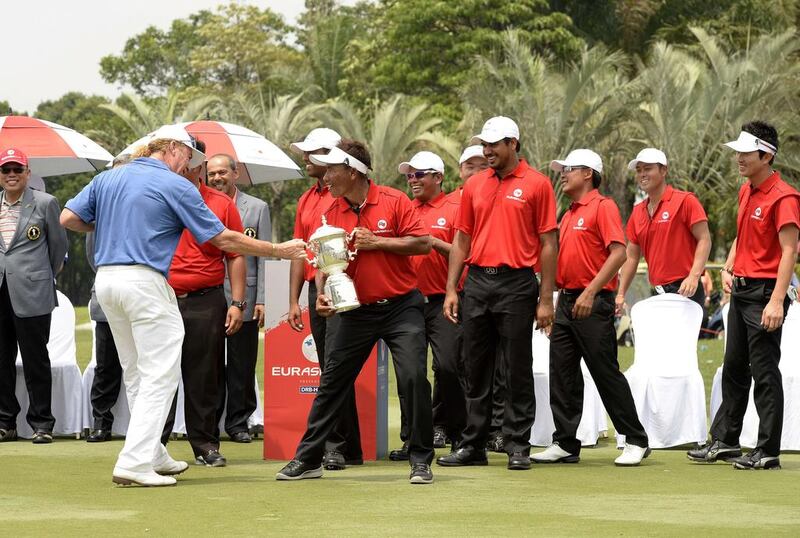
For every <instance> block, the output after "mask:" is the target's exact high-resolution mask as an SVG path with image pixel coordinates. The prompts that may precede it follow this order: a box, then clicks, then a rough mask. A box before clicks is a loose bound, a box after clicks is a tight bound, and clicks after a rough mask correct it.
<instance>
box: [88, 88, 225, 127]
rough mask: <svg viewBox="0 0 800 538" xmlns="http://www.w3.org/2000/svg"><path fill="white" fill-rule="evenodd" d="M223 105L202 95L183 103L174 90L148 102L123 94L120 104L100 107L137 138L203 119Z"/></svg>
mask: <svg viewBox="0 0 800 538" xmlns="http://www.w3.org/2000/svg"><path fill="white" fill-rule="evenodd" d="M219 102H220V99H219V97H217V96H214V95H201V96H199V97H195V98H193V99H190V100H189V101H188V102H185V103H181V96H180V94H179V93H178V92H177V91H175V90H173V89H170V90H169V91H168V92H167V95H166V96H164V97H161V98H158V99H156V100H155V101H152V102H148V101H145V100H144V99H142V98H141V97H139V96H138V95H134V94H131V93H123V94H122V96H121V97H120V98H119V99H117V102H116V103H112V104H103V105H100V107H101V108H104V109H106V110H108V111H110V112H112V113H113V114H115V115H116V116H117V117H119V118H120V119H121V120H122V121H123V122H124V123H125V125H127V126H128V128H129V129H130V131H131V135H132V138H133V139H138V138H141V137H143V136H144V135H146V134H147V133H151V132H153V131H155V130H156V129H158V128H159V127H161V126H162V125H169V124H172V123H179V122H184V121H193V120H197V119H200V118H202V117H203V116H204V115H205V113H206V112H207V111H208V110H209V109H210V108H211V107H212V106H213V105H215V104H218V103H219Z"/></svg>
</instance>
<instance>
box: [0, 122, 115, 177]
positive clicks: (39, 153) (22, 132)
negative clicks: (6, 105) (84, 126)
mask: <svg viewBox="0 0 800 538" xmlns="http://www.w3.org/2000/svg"><path fill="white" fill-rule="evenodd" d="M10 147H15V148H19V149H21V150H22V151H24V152H25V154H26V155H27V156H28V163H29V166H30V169H31V171H32V172H33V173H34V174H36V175H38V176H41V177H48V176H58V175H61V174H77V173H78V172H96V171H98V170H102V169H103V168H104V167H105V166H106V165H107V164H108V163H109V161H111V159H112V158H113V156H112V155H111V154H110V153H109V152H107V151H106V150H104V149H103V148H102V147H101V146H100V145H99V144H97V143H96V142H93V141H92V140H90V139H89V138H87V137H85V136H83V135H82V134H80V133H79V132H77V131H75V130H73V129H70V128H69V127H64V126H63V125H59V124H57V123H53V122H51V121H46V120H40V119H37V118H29V117H27V116H0V150H1V149H5V148H10Z"/></svg>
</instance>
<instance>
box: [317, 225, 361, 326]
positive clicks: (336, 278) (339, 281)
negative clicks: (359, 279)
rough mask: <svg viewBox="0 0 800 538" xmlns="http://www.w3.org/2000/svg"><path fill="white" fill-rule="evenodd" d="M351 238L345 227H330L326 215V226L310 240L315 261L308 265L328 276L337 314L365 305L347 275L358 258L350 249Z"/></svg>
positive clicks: (319, 229)
mask: <svg viewBox="0 0 800 538" xmlns="http://www.w3.org/2000/svg"><path fill="white" fill-rule="evenodd" d="M347 243H348V236H347V232H345V231H344V230H343V229H341V228H337V227H335V226H329V225H328V222H327V220H325V216H324V215H323V216H322V226H320V227H319V228H317V230H316V231H315V232H314V233H313V234H311V237H309V238H308V248H309V250H310V251H311V252H313V253H314V258H313V259H311V260H309V261H308V263H310V264H311V265H313V266H314V267H316V268H317V269H319V270H320V271H322V272H323V273H325V274H326V275H328V278H327V280H326V281H325V290H324V292H325V295H327V296H328V297H330V298H331V300H332V301H333V308H334V309H335V310H336V312H347V311H348V310H353V309H354V308H358V307H359V306H361V303H359V302H358V295H356V286H355V284H354V283H353V281H352V280H351V279H350V277H349V276H348V275H347V273H345V272H344V271H345V269H347V265H348V264H349V263H350V260H352V259H354V258H355V256H356V252H355V251H351V250H349V249H348V244H347Z"/></svg>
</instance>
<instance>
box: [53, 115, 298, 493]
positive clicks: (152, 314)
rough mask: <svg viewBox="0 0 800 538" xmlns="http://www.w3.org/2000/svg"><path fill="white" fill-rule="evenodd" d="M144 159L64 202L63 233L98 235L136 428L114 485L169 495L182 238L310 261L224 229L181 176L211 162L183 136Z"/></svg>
mask: <svg viewBox="0 0 800 538" xmlns="http://www.w3.org/2000/svg"><path fill="white" fill-rule="evenodd" d="M138 155H139V158H136V159H134V160H133V161H132V162H131V163H130V164H128V165H127V166H124V167H121V168H116V169H112V170H109V171H106V172H103V173H101V174H99V175H98V176H96V177H95V178H94V179H93V180H92V181H91V182H90V183H89V184H88V185H87V186H86V187H84V189H83V190H82V191H81V192H80V193H78V195H77V196H76V197H75V198H73V199H72V200H70V201H69V202H67V204H66V206H65V209H64V211H63V212H62V213H61V224H62V225H63V226H64V227H66V228H68V229H70V230H74V231H83V232H85V231H91V230H94V231H95V234H96V244H95V263H96V265H97V267H98V270H97V278H96V281H95V288H96V291H97V298H98V301H99V302H100V306H101V307H102V308H103V311H104V312H105V313H106V316H107V317H108V322H109V325H110V326H111V332H112V334H113V335H114V341H115V342H116V344H117V350H118V352H119V358H120V363H121V364H122V369H123V376H124V379H125V385H126V389H127V391H128V401H129V403H130V406H131V420H130V424H129V426H128V434H127V437H126V439H125V445H124V446H123V448H122V451H121V452H120V454H119V458H118V459H117V463H116V466H115V467H114V472H113V482H114V483H117V484H122V485H131V484H138V485H142V486H171V485H174V484H175V483H176V481H175V479H174V478H173V477H172V475H177V474H180V473H182V472H183V471H185V470H186V469H187V467H188V464H187V463H186V462H179V461H175V460H173V459H172V458H171V457H170V456H169V454H168V453H167V451H166V448H165V447H164V446H163V445H162V444H161V442H160V435H161V430H162V428H163V426H164V421H165V418H166V416H167V412H168V411H169V407H170V404H171V402H172V398H173V396H174V394H175V391H176V389H177V387H178V379H179V378H180V357H181V345H182V343H183V335H184V331H183V322H182V320H181V315H180V312H179V310H178V306H177V300H176V298H175V293H174V291H173V290H172V288H171V287H170V286H169V284H168V283H167V279H166V277H167V272H168V271H169V267H170V262H171V261H172V256H173V254H174V253H175V248H176V246H177V244H178V240H179V239H180V236H181V233H182V232H183V229H184V228H188V229H189V231H191V233H192V234H193V235H194V237H195V238H196V239H197V242H198V243H201V244H202V243H205V242H206V241H211V243H212V244H213V245H214V246H216V247H218V248H219V249H221V250H226V251H230V252H237V253H239V254H247V255H251V256H273V257H279V258H287V259H298V258H303V257H304V256H305V244H304V243H303V242H302V241H300V240H292V241H288V242H286V243H279V244H272V243H270V242H268V241H258V240H256V239H252V238H250V237H247V236H246V235H244V234H241V233H238V232H233V231H231V230H228V229H226V228H225V227H224V226H223V225H222V223H221V222H220V221H219V219H218V218H217V217H216V216H215V215H214V214H213V213H212V212H211V211H210V210H209V209H208V208H207V207H206V205H205V204H204V203H203V199H202V198H201V196H200V193H199V191H198V190H197V188H195V187H194V185H192V184H191V183H190V182H188V181H186V180H185V179H184V178H182V177H180V176H179V175H178V173H180V172H182V171H183V170H184V169H185V168H186V167H187V166H197V165H198V164H200V163H202V161H203V159H204V158H205V156H204V155H203V154H202V153H200V152H199V151H197V150H196V149H195V148H194V139H193V138H192V137H191V136H189V134H188V133H186V131H185V130H184V129H183V128H181V127H178V126H174V125H170V126H165V127H162V128H160V129H159V130H157V131H155V132H154V133H153V134H152V135H151V137H150V139H149V142H147V144H146V145H145V146H143V147H142V148H140V150H139V151H138Z"/></svg>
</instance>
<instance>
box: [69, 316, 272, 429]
mask: <svg viewBox="0 0 800 538" xmlns="http://www.w3.org/2000/svg"><path fill="white" fill-rule="evenodd" d="M94 328H95V323H94V321H93V322H92V360H91V362H90V363H89V364H88V366H87V367H86V370H85V371H84V372H83V382H82V384H83V395H84V397H83V427H84V428H85V429H89V428H91V427H92V425H93V422H94V420H93V418H92V401H91V393H92V381H94V371H95V368H96V367H97V357H96V355H95V353H96V351H95V345H94V344H95V336H94ZM255 383H256V401H257V404H258V405H257V407H256V410H255V411H254V412H253V414H252V415H250V418H249V419H248V420H247V424H248V425H249V426H251V427H252V426H255V425H258V426H263V425H264V407H263V403H262V401H261V388H260V387H259V383H258V376H256V380H255ZM111 412H112V413H113V414H114V424H113V426H112V427H111V432H112V433H114V434H116V435H125V434H126V433H127V431H128V423H129V422H130V418H131V412H130V409H129V406H128V397H127V394H126V391H125V381H124V380H123V382H122V386H121V388H120V391H119V396H118V397H117V402H116V403H115V404H114V407H113V408H112V409H111ZM224 426H225V413H223V414H222V419H221V420H220V430H224ZM172 432H173V433H177V434H186V420H185V418H184V410H183V381H180V382H179V383H178V402H177V405H176V407H175V423H174V424H173V426H172Z"/></svg>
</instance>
